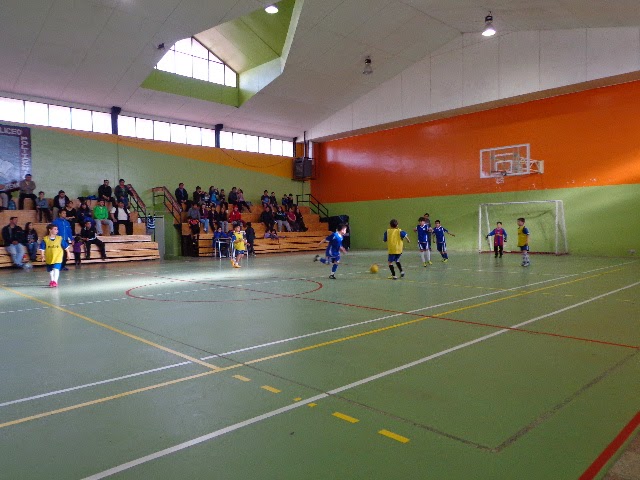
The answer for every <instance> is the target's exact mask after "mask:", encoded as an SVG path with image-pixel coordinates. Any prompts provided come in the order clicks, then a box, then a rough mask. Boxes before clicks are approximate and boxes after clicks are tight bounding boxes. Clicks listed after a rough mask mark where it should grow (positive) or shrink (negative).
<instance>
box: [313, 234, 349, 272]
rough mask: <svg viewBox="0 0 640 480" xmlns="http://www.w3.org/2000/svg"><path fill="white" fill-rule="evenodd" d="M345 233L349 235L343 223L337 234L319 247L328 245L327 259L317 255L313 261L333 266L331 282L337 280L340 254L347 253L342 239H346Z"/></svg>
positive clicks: (332, 235)
mask: <svg viewBox="0 0 640 480" xmlns="http://www.w3.org/2000/svg"><path fill="white" fill-rule="evenodd" d="M345 233H347V226H346V225H345V224H343V223H341V224H340V225H338V228H336V231H335V233H332V234H331V235H329V236H328V237H327V238H325V239H324V240H322V241H321V242H320V243H318V246H320V245H322V244H323V243H328V244H329V245H327V250H326V251H325V253H324V254H325V257H324V258H320V255H316V256H315V258H314V259H313V261H314V262H317V261H318V260H320V261H321V262H322V263H324V264H325V265H329V264H332V266H331V275H329V278H330V279H331V280H335V279H336V270H338V264H339V263H340V252H345V253H346V250H345V249H344V247H343V246H342V239H343V238H344V235H345Z"/></svg>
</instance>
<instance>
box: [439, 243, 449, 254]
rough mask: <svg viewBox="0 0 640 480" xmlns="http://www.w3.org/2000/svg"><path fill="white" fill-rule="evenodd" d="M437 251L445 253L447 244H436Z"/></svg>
mask: <svg viewBox="0 0 640 480" xmlns="http://www.w3.org/2000/svg"><path fill="white" fill-rule="evenodd" d="M438 251H439V252H442V253H444V252H446V251H447V244H446V243H439V244H438Z"/></svg>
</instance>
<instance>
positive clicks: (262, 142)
mask: <svg viewBox="0 0 640 480" xmlns="http://www.w3.org/2000/svg"><path fill="white" fill-rule="evenodd" d="M258 145H259V147H258V150H259V152H260V153H269V154H270V153H271V139H269V138H265V137H260V139H259V142H258Z"/></svg>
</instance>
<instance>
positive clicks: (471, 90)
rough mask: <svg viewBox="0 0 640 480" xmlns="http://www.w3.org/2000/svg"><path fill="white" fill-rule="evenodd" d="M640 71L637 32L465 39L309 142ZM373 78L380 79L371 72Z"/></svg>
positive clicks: (336, 118)
mask: <svg viewBox="0 0 640 480" xmlns="http://www.w3.org/2000/svg"><path fill="white" fill-rule="evenodd" d="M637 70H640V27H619V28H591V29H573V30H541V31H521V32H514V33H505V34H503V35H500V36H496V37H493V38H489V39H486V38H483V37H482V36H481V35H480V34H477V33H474V34H465V35H462V36H460V37H458V38H456V39H454V40H452V41H451V42H449V43H448V44H447V45H445V46H444V47H442V48H440V49H439V50H437V51H436V52H434V53H432V54H431V55H430V56H428V57H426V58H425V59H423V60H421V61H420V62H418V63H416V64H414V65H412V66H410V67H409V68H407V69H406V70H404V71H403V72H402V73H400V74H399V75H397V76H396V77H394V78H392V79H391V80H388V81H386V82H384V83H383V84H381V85H379V86H377V87H376V88H375V89H374V90H372V91H371V92H369V93H367V94H365V95H363V96H362V97H360V98H359V99H358V100H356V101H355V102H353V103H352V104H351V105H349V106H347V107H346V108H344V109H342V110H340V111H338V112H336V113H335V114H334V115H332V116H330V117H329V118H327V119H326V120H324V121H323V122H321V123H319V124H318V125H316V126H314V127H313V128H312V129H310V131H309V132H308V137H309V138H310V139H314V138H321V137H325V136H329V135H336V134H340V133H344V132H349V131H352V130H357V129H361V128H366V127H372V126H376V125H384V124H386V123H390V122H395V121H398V120H405V119H410V118H414V117H420V116H424V115H429V114H434V113H440V112H446V111H448V110H452V109H455V108H461V107H468V106H472V105H477V104H481V103H485V102H490V101H494V100H502V99H507V98H510V97H514V96H518V95H524V94H529V93H535V92H538V91H542V90H548V89H552V88H558V87H564V86H569V85H573V84H576V83H581V82H585V81H589V80H595V79H600V78H606V77H611V76H614V75H620V74H623V73H629V72H634V71H637ZM374 75H375V72H374Z"/></svg>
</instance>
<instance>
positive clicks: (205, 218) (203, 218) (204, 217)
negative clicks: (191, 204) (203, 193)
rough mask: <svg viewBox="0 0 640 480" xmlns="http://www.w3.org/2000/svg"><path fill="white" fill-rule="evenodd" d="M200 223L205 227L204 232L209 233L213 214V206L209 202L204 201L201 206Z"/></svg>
mask: <svg viewBox="0 0 640 480" xmlns="http://www.w3.org/2000/svg"><path fill="white" fill-rule="evenodd" d="M199 212H200V223H201V224H202V227H203V229H204V233H209V216H210V214H211V207H210V206H209V205H208V204H205V203H203V204H202V205H200V208H199Z"/></svg>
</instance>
